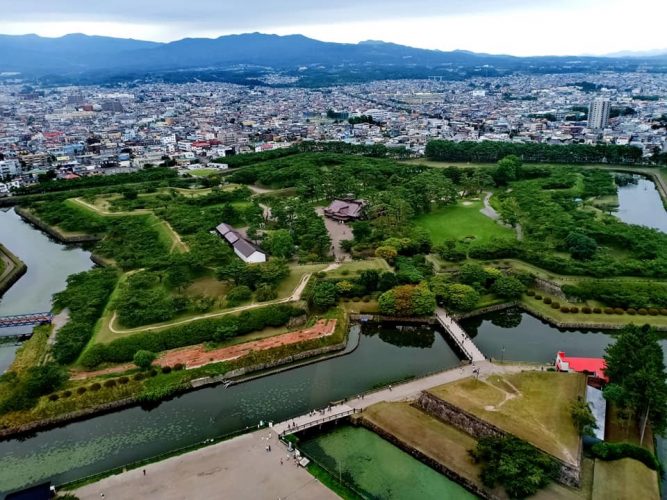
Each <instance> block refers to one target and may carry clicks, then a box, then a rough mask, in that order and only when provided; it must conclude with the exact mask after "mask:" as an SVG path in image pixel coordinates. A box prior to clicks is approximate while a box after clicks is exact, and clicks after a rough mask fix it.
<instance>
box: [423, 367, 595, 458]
mask: <svg viewBox="0 0 667 500" xmlns="http://www.w3.org/2000/svg"><path fill="white" fill-rule="evenodd" d="M584 387H585V379H584V377H583V376H582V375H580V374H565V373H553V372H535V371H529V372H523V373H517V374H512V375H505V376H503V377H500V376H492V377H489V378H488V379H487V380H475V379H472V378H468V379H464V380H460V381H458V382H453V383H450V384H445V385H442V386H439V387H435V388H433V389H430V390H429V392H431V393H432V394H434V395H435V396H436V397H439V398H441V399H444V400H446V401H449V402H450V403H452V404H454V405H456V406H458V407H460V408H462V409H464V410H466V411H469V412H470V413H472V414H473V415H476V416H477V417H479V418H481V419H483V420H486V421H488V422H491V423H492V424H494V425H497V426H498V427H500V428H501V429H503V430H505V431H507V432H510V433H512V434H514V435H515V436H517V437H519V438H521V439H524V440H526V441H528V442H529V443H531V444H533V445H534V446H537V447H538V448H540V449H542V450H544V451H546V452H548V453H550V454H552V455H554V456H556V457H558V458H561V459H563V460H565V461H567V462H570V463H573V462H576V460H577V452H578V448H579V435H578V433H577V430H576V428H575V427H574V425H573V423H572V418H571V417H570V410H569V404H570V402H571V401H575V400H576V399H577V397H578V396H582V395H583V391H584Z"/></svg>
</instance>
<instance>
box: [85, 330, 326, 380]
mask: <svg viewBox="0 0 667 500" xmlns="http://www.w3.org/2000/svg"><path fill="white" fill-rule="evenodd" d="M335 330H336V320H335V319H321V320H319V321H318V322H317V323H315V324H314V325H313V326H311V327H310V328H305V329H303V330H297V331H294V332H287V333H283V334H280V335H274V336H272V337H267V338H265V339H259V340H251V341H249V342H244V343H242V344H236V345H231V346H227V347H222V348H220V349H213V350H207V349H206V347H205V346H204V345H203V344H198V345H194V346H188V347H181V348H178V349H172V350H169V351H165V352H163V353H161V354H160V355H159V356H158V358H157V360H156V361H155V364H156V365H158V366H174V365H176V364H178V363H182V364H184V365H185V366H186V368H197V367H200V366H204V365H207V364H209V363H219V362H221V361H230V360H232V359H237V358H241V357H243V356H246V355H248V354H250V353H251V352H253V351H265V350H267V349H273V348H274V347H281V346H285V345H290V344H297V343H299V342H304V341H306V340H314V339H319V338H323V337H328V336H330V335H332V334H333V333H334V331H335ZM132 368H135V366H134V365H133V364H132V363H124V364H122V365H117V366H114V367H111V368H105V369H103V370H95V371H90V372H79V373H77V374H75V375H74V376H73V377H72V380H84V379H87V378H90V377H96V376H99V375H109V374H113V373H123V372H125V371H127V370H130V369H132Z"/></svg>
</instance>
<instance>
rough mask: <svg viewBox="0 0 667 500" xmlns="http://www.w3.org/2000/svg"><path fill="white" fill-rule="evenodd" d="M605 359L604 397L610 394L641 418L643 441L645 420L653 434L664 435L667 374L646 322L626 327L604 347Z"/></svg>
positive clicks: (658, 347)
mask: <svg viewBox="0 0 667 500" xmlns="http://www.w3.org/2000/svg"><path fill="white" fill-rule="evenodd" d="M604 359H605V362H606V365H607V366H606V368H605V374H606V375H607V377H609V380H610V382H611V384H610V385H609V386H608V387H607V389H606V390H605V397H610V396H611V397H613V399H615V400H616V402H617V403H618V404H620V405H621V406H626V407H629V408H631V409H632V410H633V411H634V412H635V414H636V415H637V416H638V417H639V418H640V419H641V429H642V435H641V440H642V441H643V438H644V431H645V429H646V424H647V423H648V422H650V423H651V426H652V428H653V432H654V433H656V434H663V433H664V432H665V428H666V427H667V382H666V381H665V379H666V377H667V374H666V373H665V363H664V360H663V352H662V348H661V347H660V344H659V342H658V336H657V334H656V332H655V330H654V329H652V328H650V327H649V326H648V325H645V326H643V327H637V326H634V325H630V326H627V327H626V328H625V329H623V331H622V332H621V334H620V335H619V336H618V337H617V338H616V341H615V342H614V343H613V344H611V345H609V346H607V348H606V349H605V354H604Z"/></svg>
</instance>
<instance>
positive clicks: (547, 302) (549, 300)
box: [542, 297, 551, 304]
mask: <svg viewBox="0 0 667 500" xmlns="http://www.w3.org/2000/svg"><path fill="white" fill-rule="evenodd" d="M542 302H544V303H545V304H551V297H544V300H542Z"/></svg>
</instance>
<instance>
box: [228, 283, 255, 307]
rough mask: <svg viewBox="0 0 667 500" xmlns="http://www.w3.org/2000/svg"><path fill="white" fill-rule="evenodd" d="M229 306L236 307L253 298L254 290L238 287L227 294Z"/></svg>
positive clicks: (243, 286)
mask: <svg viewBox="0 0 667 500" xmlns="http://www.w3.org/2000/svg"><path fill="white" fill-rule="evenodd" d="M226 298H227V304H228V305H230V306H235V305H238V304H242V303H243V302H247V301H249V300H250V299H251V298H252V290H251V289H250V288H249V287H247V286H245V285H237V286H235V287H234V288H232V289H231V290H230V291H229V292H228V293H227V297H226Z"/></svg>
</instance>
